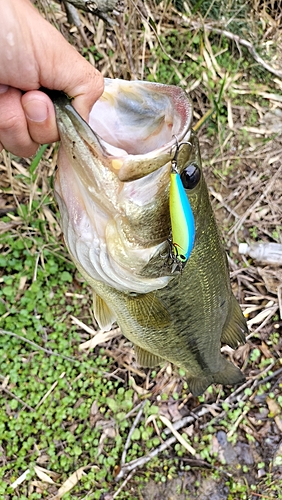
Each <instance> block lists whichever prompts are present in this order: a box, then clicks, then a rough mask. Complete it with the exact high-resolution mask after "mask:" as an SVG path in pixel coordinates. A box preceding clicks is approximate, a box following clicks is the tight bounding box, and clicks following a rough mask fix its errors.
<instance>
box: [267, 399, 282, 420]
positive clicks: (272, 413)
mask: <svg viewBox="0 0 282 500" xmlns="http://www.w3.org/2000/svg"><path fill="white" fill-rule="evenodd" d="M266 402H267V406H268V409H269V417H272V418H273V417H276V415H279V413H281V406H280V405H279V404H278V403H276V401H275V400H274V399H272V398H269V397H267V398H266Z"/></svg>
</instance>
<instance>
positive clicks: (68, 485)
mask: <svg viewBox="0 0 282 500" xmlns="http://www.w3.org/2000/svg"><path fill="white" fill-rule="evenodd" d="M86 468H88V467H80V468H79V469H77V470H76V471H75V472H74V473H73V474H71V475H70V477H68V479H67V480H66V481H65V482H64V483H63V484H62V486H61V487H60V488H59V490H58V492H57V494H56V495H55V496H54V497H53V498H52V500H60V498H62V496H63V495H65V494H66V493H68V491H70V490H72V489H73V488H74V487H75V485H76V484H77V483H78V481H80V479H81V478H82V476H84V475H86V474H85V472H84V469H86Z"/></svg>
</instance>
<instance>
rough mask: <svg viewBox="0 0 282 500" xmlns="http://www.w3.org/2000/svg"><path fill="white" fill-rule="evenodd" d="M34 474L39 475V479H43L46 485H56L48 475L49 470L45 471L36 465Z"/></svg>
mask: <svg viewBox="0 0 282 500" xmlns="http://www.w3.org/2000/svg"><path fill="white" fill-rule="evenodd" d="M34 472H35V473H36V474H37V476H38V477H39V479H41V481H43V482H44V483H48V484H55V483H54V481H53V479H52V478H51V477H50V476H49V475H48V474H47V473H48V472H49V471H48V470H46V469H43V468H42V467H39V466H38V465H35V467H34Z"/></svg>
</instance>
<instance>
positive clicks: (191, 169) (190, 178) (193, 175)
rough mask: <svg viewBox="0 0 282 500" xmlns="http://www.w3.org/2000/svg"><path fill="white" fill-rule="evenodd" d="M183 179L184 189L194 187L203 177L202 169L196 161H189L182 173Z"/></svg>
mask: <svg viewBox="0 0 282 500" xmlns="http://www.w3.org/2000/svg"><path fill="white" fill-rule="evenodd" d="M180 177H181V181H182V184H183V187H184V189H193V188H194V187H196V186H197V184H198V182H199V180H200V178H201V170H200V168H199V165H198V164H197V163H195V162H192V163H189V165H187V167H185V168H184V170H183V172H182V173H181V176H180Z"/></svg>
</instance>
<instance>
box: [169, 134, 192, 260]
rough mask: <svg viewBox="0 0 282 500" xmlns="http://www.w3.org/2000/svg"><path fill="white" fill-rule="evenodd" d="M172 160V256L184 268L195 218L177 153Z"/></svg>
mask: <svg viewBox="0 0 282 500" xmlns="http://www.w3.org/2000/svg"><path fill="white" fill-rule="evenodd" d="M180 146H181V144H180V145H177V149H176V153H175V155H174V158H173V160H172V162H171V173H170V194H169V211H170V220H171V233H172V234H171V237H172V241H171V245H172V257H173V260H174V261H175V262H176V263H177V264H178V267H180V269H182V268H183V267H184V265H185V264H186V262H187V260H188V259H189V257H190V254H191V252H192V250H193V246H194V242H195V233H196V231H195V220H194V215H193V212H192V208H191V205H190V203H189V200H188V196H187V194H186V191H185V189H184V187H183V184H182V181H181V177H180V174H179V172H178V169H177V155H178V151H179V147H180Z"/></svg>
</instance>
